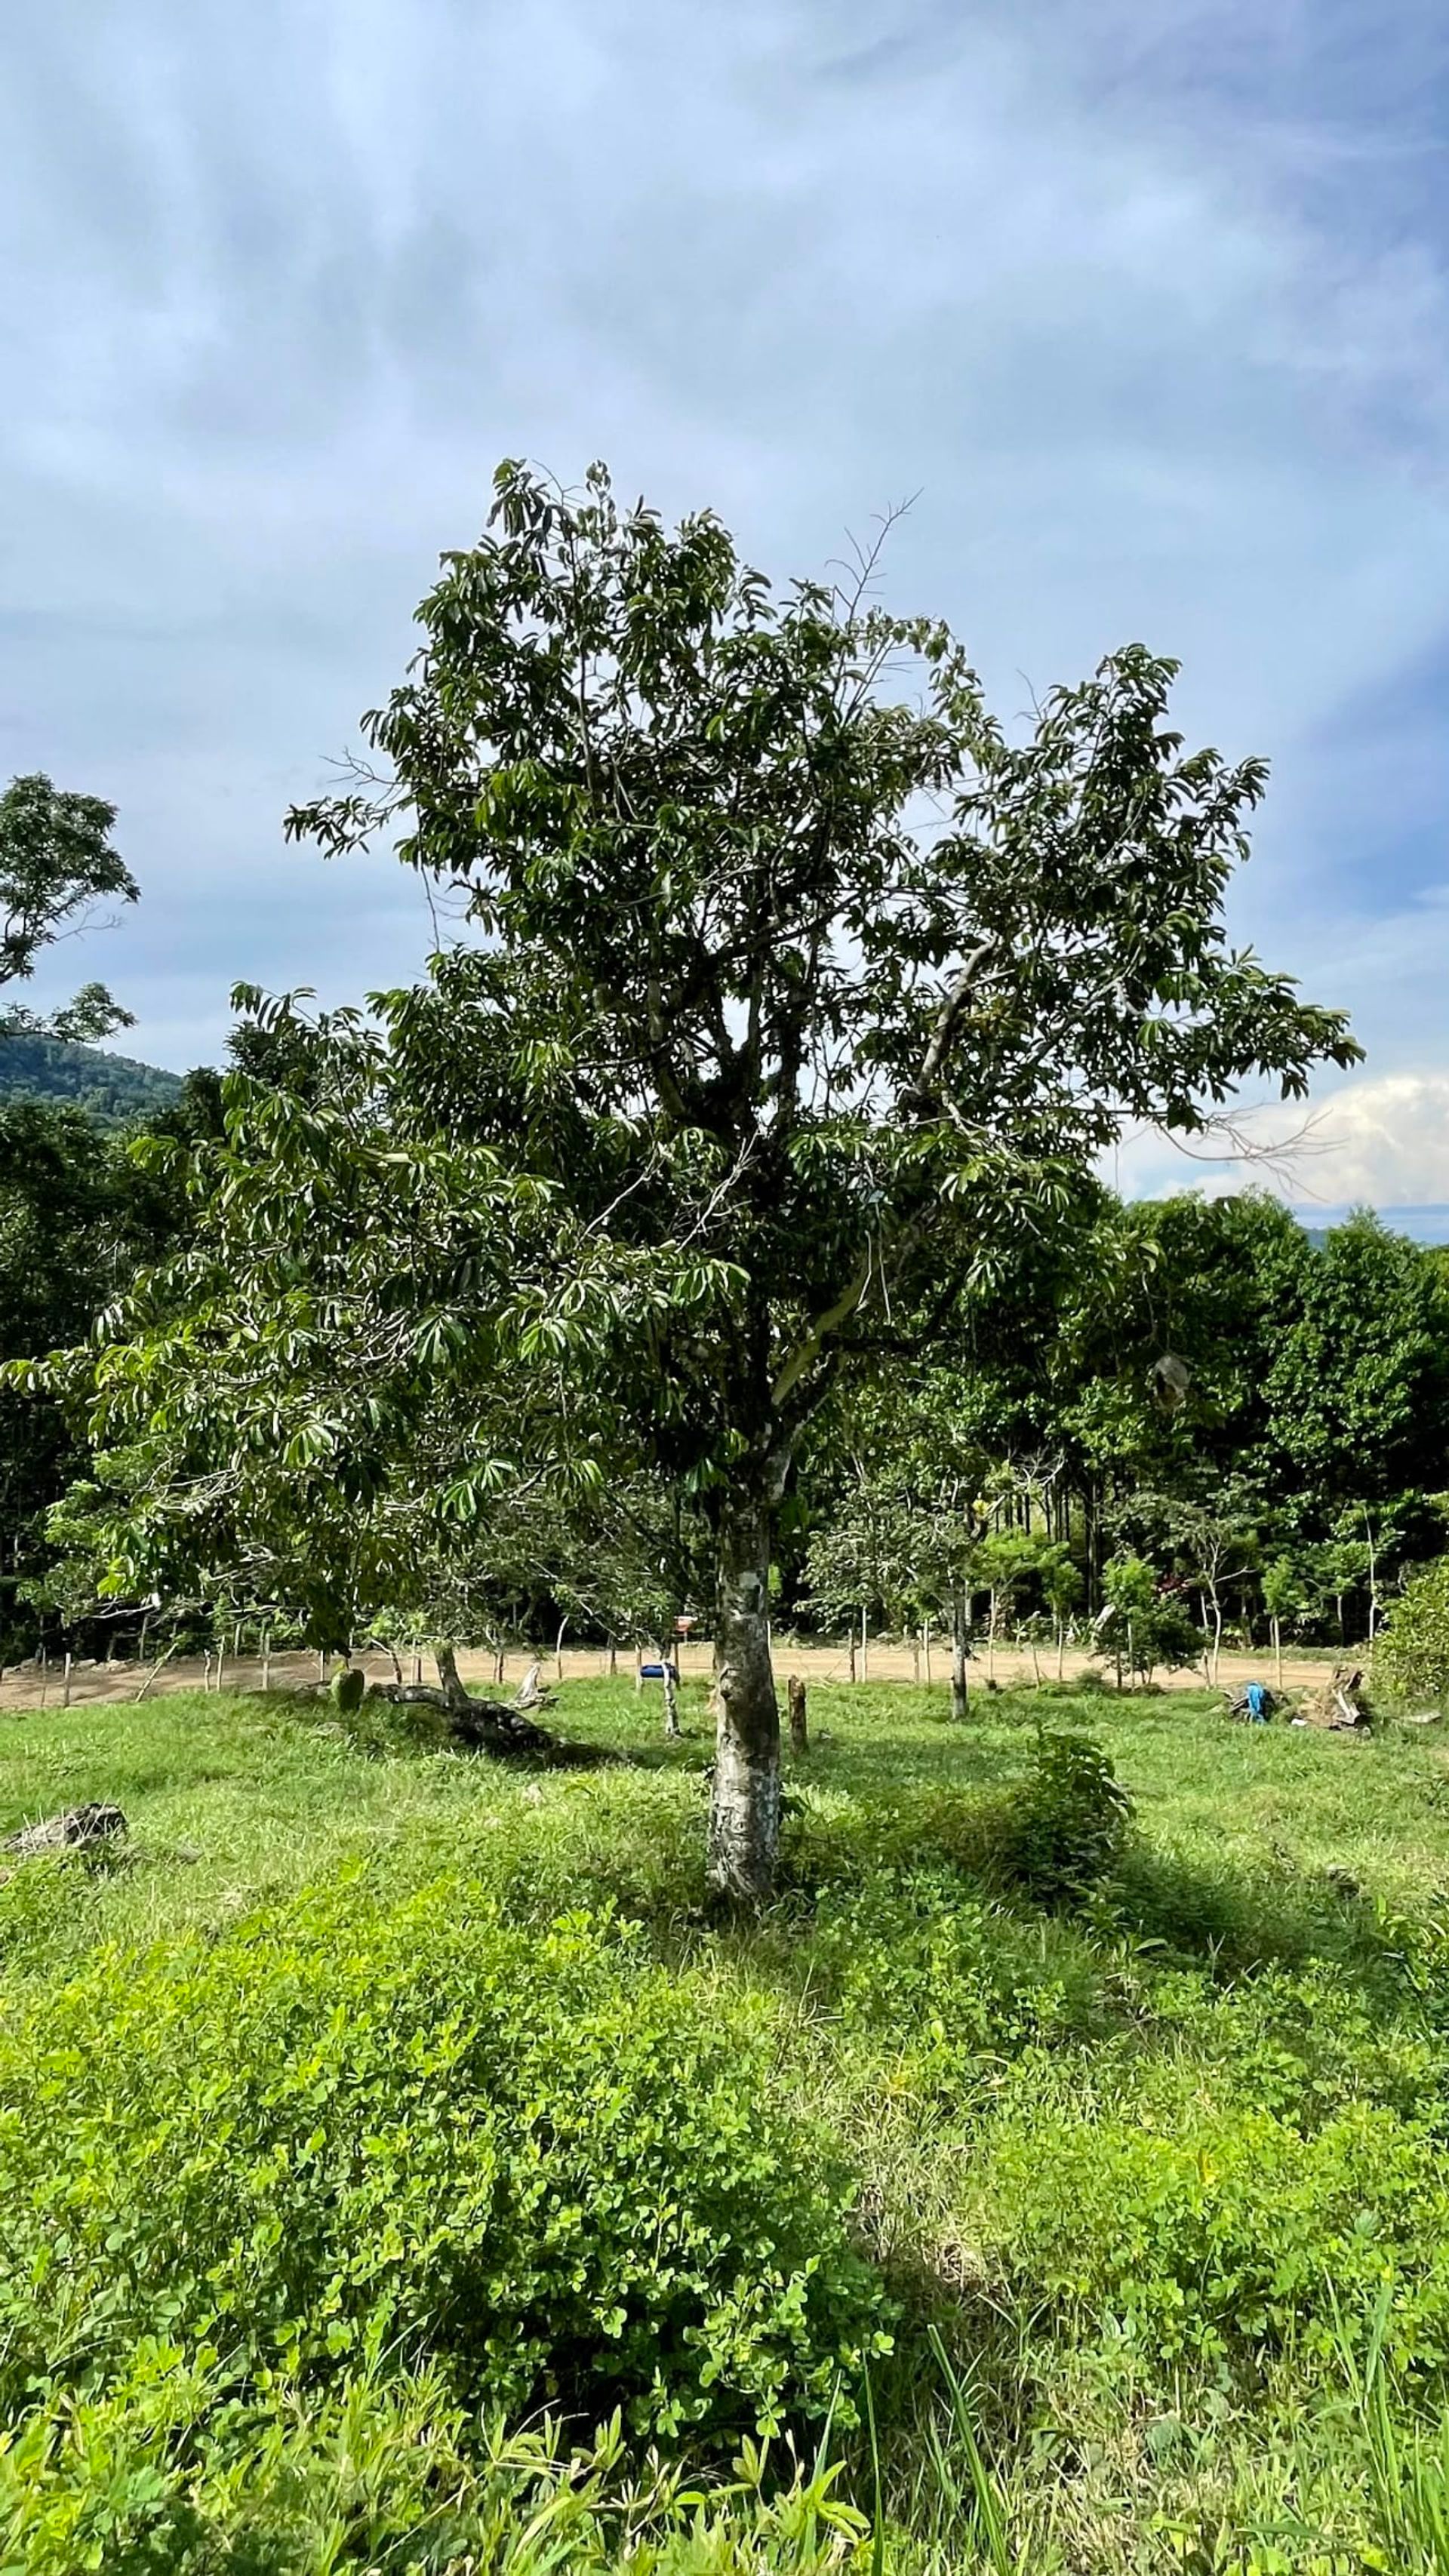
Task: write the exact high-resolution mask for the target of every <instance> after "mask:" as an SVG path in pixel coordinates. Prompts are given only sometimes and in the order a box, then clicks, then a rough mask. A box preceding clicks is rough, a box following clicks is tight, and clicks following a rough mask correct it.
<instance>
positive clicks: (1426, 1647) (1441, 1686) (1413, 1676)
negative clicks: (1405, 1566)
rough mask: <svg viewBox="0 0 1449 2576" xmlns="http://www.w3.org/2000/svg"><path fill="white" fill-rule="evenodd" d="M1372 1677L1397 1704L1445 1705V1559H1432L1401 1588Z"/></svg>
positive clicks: (1448, 1683)
mask: <svg viewBox="0 0 1449 2576" xmlns="http://www.w3.org/2000/svg"><path fill="white" fill-rule="evenodd" d="M1374 1678H1375V1681H1376V1682H1378V1683H1379V1684H1381V1686H1382V1688H1383V1689H1384V1690H1385V1691H1386V1692H1388V1693H1389V1694H1390V1695H1391V1696H1392V1697H1393V1698H1395V1699H1397V1700H1398V1701H1399V1702H1400V1703H1401V1704H1402V1703H1403V1702H1404V1701H1406V1700H1410V1699H1426V1700H1427V1701H1428V1703H1429V1705H1430V1707H1431V1708H1444V1707H1445V1706H1446V1705H1449V1556H1441V1557H1437V1558H1436V1559H1435V1561H1434V1563H1433V1564H1432V1565H1428V1566H1425V1567H1424V1569H1423V1571H1422V1572H1421V1573H1419V1574H1416V1575H1415V1576H1414V1578H1413V1580H1412V1582H1410V1583H1408V1584H1406V1585H1405V1587H1404V1592H1403V1597H1402V1599H1400V1600H1398V1601H1396V1602H1395V1603H1394V1605H1393V1608H1392V1609H1391V1611H1390V1613H1389V1620H1388V1626H1387V1629H1386V1630H1385V1633H1384V1636H1383V1639H1382V1642H1381V1643H1380V1645H1379V1647H1378V1650H1377V1652H1376V1653H1375V1656H1374Z"/></svg>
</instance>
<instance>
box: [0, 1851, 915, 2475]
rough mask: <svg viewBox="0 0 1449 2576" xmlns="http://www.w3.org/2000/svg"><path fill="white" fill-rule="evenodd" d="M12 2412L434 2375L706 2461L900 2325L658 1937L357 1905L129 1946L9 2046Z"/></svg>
mask: <svg viewBox="0 0 1449 2576" xmlns="http://www.w3.org/2000/svg"><path fill="white" fill-rule="evenodd" d="M0 2158H3V2162H4V2167H5V2171H6V2175H7V2189H6V2193H5V2197H4V2203H3V2207H0V2409H3V2411H4V2413H5V2414H6V2415H7V2416H9V2417H10V2418H11V2419H12V2420H13V2419H16V2418H21V2419H23V2418H24V2417H25V2416H26V2414H27V2411H29V2410H37V2409H38V2410H39V2411H40V2412H41V2413H42V2414H45V2413H47V2412H53V2411H54V2410H56V2409H62V2410H63V2409H64V2408H65V2407H67V2406H68V2405H70V2404H71V2403H73V2402H74V2401H75V2400H77V2399H81V2398H83V2399H84V2400H85V2401H86V2402H88V2403H94V2402H95V2401H96V2400H97V2399H98V2398H100V2397H108V2398H110V2399H113V2400H114V2401H115V2402H116V2403H117V2404H118V2405H119V2406H120V2407H121V2408H122V2409H123V2410H124V2408H125V2407H126V2406H127V2404H129V2403H130V2402H131V2401H133V2400H135V2401H137V2402H139V2401H140V2399H141V2397H142V2396H143V2395H144V2394H145V2392H146V2391H147V2390H148V2389H153V2387H154V2383H155V2382H156V2380H157V2379H158V2377H159V2378H160V2379H162V2380H164V2381H168V2382H170V2383H172V2384H173V2385H174V2387H175V2389H176V2391H177V2392H178V2403H179V2404H180V2405H181V2408H182V2412H183V2414H186V2413H187V2410H188V2409H191V2410H194V2411H195V2412H196V2415H197V2419H198V2420H200V2416H201V2415H202V2414H204V2415H205V2417H206V2418H207V2420H208V2421H209V2422H211V2423H213V2424H215V2423H217V2422H219V2421H222V2420H224V2419H225V2418H226V2415H227V2411H228V2410H229V2409H230V2410H237V2409H240V2410H241V2412H242V2414H243V2415H245V2414H246V2413H247V2411H248V2410H250V2409H254V2408H256V2407H257V2406H262V2407H263V2408H265V2407H267V2406H271V2405H274V2404H275V2403H276V2402H277V2399H278V2392H279V2391H286V2392H290V2396H289V2402H291V2400H292V2399H296V2400H297V2401H298V2402H302V2401H306V2402H308V2403H310V2402H313V2401H314V2400H320V2399H322V2398H325V2397H326V2396H327V2395H328V2394H329V2392H332V2393H335V2392H336V2391H337V2390H338V2389H339V2388H340V2387H341V2386H342V2385H343V2383H344V2382H346V2381H348V2380H350V2379H355V2378H356V2377H358V2376H359V2375H368V2374H376V2373H377V2372H379V2371H382V2372H384V2374H388V2373H398V2372H402V2371H405V2370H408V2369H413V2368H423V2367H426V2368H429V2369H432V2370H434V2371H436V2372H437V2373H439V2374H440V2376H441V2380H442V2383H443V2384H444V2385H445V2386H446V2388H447V2389H448V2391H449V2392H450V2395H451V2397H452V2399H453V2400H454V2401H455V2402H456V2403H457V2404H458V2405H459V2406H461V2407H463V2408H464V2409H466V2410H469V2411H470V2412H471V2413H472V2414H473V2415H474V2416H475V2418H476V2416H477V2414H478V2412H479V2410H494V2409H496V2410H499V2411H500V2412H503V2413H506V2414H508V2415H509V2416H511V2417H513V2418H514V2419H517V2417H518V2416H519V2415H521V2414H523V2413H525V2412H527V2410H529V2409H531V2408H534V2407H537V2406H538V2405H540V2404H548V2405H551V2406H553V2407H555V2408H557V2409H560V2410H562V2411H563V2412H565V2413H567V2414H569V2415H571V2416H574V2415H577V2416H579V2417H581V2418H582V2419H583V2420H584V2421H585V2422H587V2423H592V2422H595V2421H597V2420H600V2419H601V2418H603V2417H604V2416H606V2415H607V2414H608V2413H609V2412H610V2410H611V2409H613V2408H615V2407H618V2408H620V2409H622V2412H623V2416H624V2420H625V2423H626V2424H627V2425H628V2426H629V2427H630V2428H631V2429H632V2430H635V2431H645V2432H649V2433H658V2434H667V2435H675V2436H682V2437H684V2438H686V2439H688V2440H689V2441H690V2442H692V2443H694V2444H699V2443H706V2444H708V2443H711V2442H715V2441H718V2440H721V2439H725V2438H733V2437H735V2436H737V2435H738V2434H739V2433H740V2432H741V2431H744V2430H749V2429H770V2428H772V2427H775V2426H777V2425H778V2424H779V2423H780V2422H781V2421H782V2420H784V2419H785V2418H786V2417H787V2416H788V2417H793V2418H795V2419H797V2420H798V2419H800V2418H810V2417H821V2416H823V2415H824V2414H825V2413H826V2412H827V2411H828V2409H829V2408H830V2406H831V2404H832V2400H833V2399H834V2397H835V2395H836V2390H837V2384H838V2383H839V2382H841V2381H843V2382H844V2383H845V2384H846V2386H847V2389H848V2388H849V2387H850V2386H851V2385H853V2384H854V2383H855V2382H856V2381H858V2378H859V2373H860V2369H861V2366H862V2363H863V2361H864V2360H865V2359H866V2357H867V2356H868V2355H869V2354H870V2353H871V2352H873V2351H875V2350H878V2349H882V2348H883V2347H884V2344H885V2341H886V2339H887V2313H886V2302H885V2296H884V2293H883V2290H882V2287H881V2284H880V2281H879V2278H878V2275H877V2274H876V2272H875V2270H874V2268H873V2267H872V2266H871V2264H870V2263H869V2262H868V2261H867V2260H866V2259H865V2257H864V2256H863V2255H862V2254H861V2253H859V2252H858V2251H857V2250H856V2249H855V2247H854V2245H853V2242H852V2238H851V2231H850V2222H849V2197H850V2193H849V2180H848V2176H847V2174H846V2172H845V2170H844V2168H843V2166H842V2165H841V2163H840V2161H839V2158H838V2157H837V2156H835V2155H833V2154H831V2153H830V2152H828V2151H826V2150H825V2149H824V2147H823V2146H822V2144H821V2142H820V2140H819V2139H817V2138H816V2137H815V2136H814V2135H813V2133H808V2132H806V2131H805V2130H803V2129H802V2128H801V2126H800V2125H799V2123H798V2121H795V2120H792V2119H790V2118H789V2117H787V2116H786V2115H785V2113H784V2112H783V2111H782V2110H780V2109H778V2108H772V2105H771V2079H770V2069H769V2065H768V2062H767V2059H766V2057H765V2055H764V2052H763V2050H762V2048H761V2047H760V2046H759V2045H757V2044H756V2043H755V2042H753V2041H752V2040H751V2038H750V2035H749V2033H748V2031H745V2030H741V2029H739V2028H736V2027H734V2026H733V2025H732V2024H730V2023H721V2022H720V2020H719V2018H718V2016H714V2017H712V2018H711V2019H710V2020H708V2021H707V2020H706V2019H705V2017H704V2015H703V2013H702V2011H701V2008H700V2005H699V2003H698V2001H697V1999H695V1998H694V1997H692V1996H691V1995H690V1993H689V1992H688V1990H687V1989H685V1988H682V1987H680V1986H679V1985H677V1984H676V1983H674V1982H673V1981H671V1980H670V1979H669V1978H668V1977H667V1976H665V1975H664V1974H663V1973H662V1972H661V1971H660V1970H658V1969H657V1968H654V1967H651V1966H650V1965H649V1964H648V1962H647V1961H646V1959H645V1958H644V1956H643V1954H642V1947H641V1944H640V1943H639V1941H638V1940H637V1938H635V1937H633V1936H631V1935H630V1934H629V1933H628V1932H627V1931H625V1930H621V1929H619V1928H617V1927H613V1926H611V1925H608V1924H602V1925H601V1924H599V1923H596V1922H594V1921H591V1920H590V1919H588V1918H586V1917H582V1916H581V1917H576V1918H564V1919H562V1920H560V1921H558V1922H556V1923H554V1924H553V1925H552V1926H551V1927H549V1928H547V1929H542V1930H533V1929H528V1928H524V1927H519V1926H514V1927H509V1926H507V1925H505V1924H503V1923H502V1922H501V1921H500V1920H499V1919H498V1917H497V1914H496V1911H495V1910H494V1908H493V1907H492V1906H491V1905H490V1903H489V1901H488V1899H487V1898H486V1897H485V1896H483V1895H482V1894H481V1893H480V1891H479V1890H478V1889H477V1888H476V1887H475V1886H472V1885H470V1884H467V1883H464V1882H460V1881H457V1880H453V1881H446V1882H442V1883H435V1884H433V1885H431V1886H429V1887H428V1888H426V1889H424V1890H423V1891H422V1892H421V1893H418V1894H415V1895H413V1896H411V1897H409V1898H408V1899H407V1900H406V1901H404V1902H401V1903H395V1904H393V1905H392V1906H390V1907H384V1906H383V1905H381V1904H380V1903H379V1901H378V1900H377V1898H376V1896H375V1894H372V1893H370V1892H369V1890H368V1889H367V1887H366V1885H365V1884H363V1883H361V1882H360V1881H354V1882H353V1883H350V1884H348V1885H345V1886H344V1887H343V1888H341V1889H340V1890H337V1891H334V1892H332V1893H330V1894H329V1895H327V1896H326V1897H324V1898H317V1899H312V1900H309V1901H306V1902H304V1903H302V1904H300V1905H298V1906H296V1907H294V1908H293V1909H291V1910H290V1911H285V1910H284V1911H282V1912H280V1913H274V1914H269V1915H267V1916H266V1917H260V1916H259V1917H257V1918H256V1919H254V1920H252V1921H250V1922H248V1923H246V1924H244V1925H242V1926H241V1927H239V1928H237V1929H235V1930H234V1931H232V1932H231V1933H229V1934H227V1935H225V1936H223V1937H222V1938H220V1939H218V1940H216V1941H215V1942H214V1943H211V1944H208V1943H206V1942H205V1941H203V1940H200V1939H193V1940H190V1941H185V1942H180V1943H173V1944H171V1945H169V1946H167V1947H166V1948H164V1949H161V1950H158V1951H157V1952H155V1953H154V1954H153V1955H151V1956H150V1957H149V1958H145V1959H142V1960H140V1961H138V1960H137V1959H136V1958H135V1957H133V1956H128V1955H126V1954H125V1953H123V1952H120V1951H113V1952H110V1953H103V1954H101V1955H100V1956H98V1957H97V1958H96V1959H95V1960H93V1962H92V1963H91V1964H90V1965H89V1966H88V1967H87V1968H86V1970H85V1971H84V1972H83V1974H82V1975H81V1976H80V1977H79V1978H78V1979H76V1980H75V1981H74V1982H73V1983H72V1984H71V1985H70V1986H69V1987H68V1988H67V1989H66V1990H64V1991H63V1992H62V1993H61V1994H60V1995H59V1996H56V1997H53V1998H51V1999H50V2000H49V2001H47V2003H46V2004H45V2006H44V2007H43V2008H41V2007H39V2006H37V2007H36V2008H35V2009H34V2010H33V2011H31V2012H28V2013H21V2014H18V2015H16V2016H15V2018H14V2019H13V2020H12V2022H11V2024H10V2025H9V2027H8V2028H6V2029H5V2031H4V2032H3V2035H0Z"/></svg>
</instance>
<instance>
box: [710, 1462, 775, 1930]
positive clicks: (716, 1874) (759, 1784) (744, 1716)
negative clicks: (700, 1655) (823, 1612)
mask: <svg viewBox="0 0 1449 2576" xmlns="http://www.w3.org/2000/svg"><path fill="white" fill-rule="evenodd" d="M769 1591H770V1512H769V1506H768V1504H766V1503H765V1502H764V1501H763V1500H760V1501H754V1500H750V1499H745V1498H741V1499H739V1500H736V1499H734V1498H731V1500H730V1501H728V1502H727V1503H726V1505H725V1507H724V1510H723V1512H722V1515H721V1522H720V1533H719V1599H718V1610H717V1616H716V1620H715V1645H714V1673H715V1708H716V1720H717V1723H716V1736H715V1766H714V1792H713V1797H712V1799H711V1803H710V1818H709V1878H710V1884H711V1886H712V1887H714V1888H717V1889H718V1890H719V1891H720V1892H721V1894H723V1895H727V1896H731V1897H734V1898H736V1899H740V1900H743V1901H744V1902H746V1903H750V1904H759V1903H761V1902H762V1901H763V1900H764V1899H765V1898H766V1897H768V1896H769V1894H770V1892H771V1889H772V1887H773V1885H774V1876H775V1859H776V1854H777V1852H778V1850H779V1843H780V1707H779V1702H778V1700H777V1699H776V1697H775V1675H774V1671H773V1668H772V1666H771V1662H770V1634H769V1620H768V1611H769Z"/></svg>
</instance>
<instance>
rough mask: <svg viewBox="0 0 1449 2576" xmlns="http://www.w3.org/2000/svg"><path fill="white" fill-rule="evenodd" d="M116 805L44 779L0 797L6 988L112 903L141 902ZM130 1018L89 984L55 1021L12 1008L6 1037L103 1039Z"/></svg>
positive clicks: (5, 1018)
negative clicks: (119, 847)
mask: <svg viewBox="0 0 1449 2576" xmlns="http://www.w3.org/2000/svg"><path fill="white" fill-rule="evenodd" d="M115 820H116V809H115V807H114V805H107V804H106V803H105V802H104V801H103V800H102V798H100V797H99V796H80V795H76V794H75V793H74V792H73V791H71V790H67V789H63V788H58V787H53V786H52V785H51V782H50V780H49V779H48V778H46V777H43V776H42V775H41V774H40V773H39V772H38V771H37V772H36V773H35V774H34V775H33V776H30V777H26V778H13V779H12V780H11V782H10V785H9V786H8V787H7V788H6V789H5V790H4V793H3V794H0V986H4V985H7V984H16V983H26V982H28V981H29V979H30V977H31V976H32V975H33V974H34V972H35V968H36V964H37V961H38V960H39V958H40V956H41V954H42V953H43V951H44V950H45V949H47V948H49V947H50V946H52V944H53V943H54V942H55V941H56V940H57V939H62V938H65V937H67V936H69V935H71V934H73V933H74V932H75V931H77V930H79V929H82V928H84V926H85V925H86V923H87V922H88V920H89V919H90V918H91V916H92V915H93V913H94V911H95V908H96V906H97V905H98V904H99V903H102V902H105V901H107V900H108V899H114V900H118V901H120V902H122V903H134V902H135V901H136V900H137V893H138V889H137V886H136V883H135V880H134V878H133V877H132V875H131V872H130V870H129V868H128V867H127V866H126V865H125V862H124V861H123V860H122V859H121V857H120V856H119V854H118V853H117V851H116V850H115V849H113V848H112V846H111V837H110V836H111V832H112V830H113V829H114V826H115ZM130 1026H131V1016H130V1013H129V1012H127V1011H123V1010H121V1009H120V1008H119V1006H118V1005H117V1004H116V1003H115V1002H113V1001H112V999H111V997H110V995H109V993H108V992H107V991H106V988H105V986H104V985H103V984H86V985H84V986H83V987H82V989H81V991H80V992H79V993H78V994H77V995H76V997H75V1000H74V1001H73V1002H71V1003H70V1004H69V1005H68V1007H67V1008H66V1009H64V1010H61V1011H56V1012H54V1013H52V1015H51V1017H50V1018H49V1019H40V1018H37V1016H36V1015H35V1013H34V1012H31V1011H25V1010H22V1009H18V1008H11V1009H10V1010H9V1011H8V1012H4V1013H0V1032H3V1031H4V1030H5V1029H7V1028H8V1029H13V1030H16V1031H18V1032H24V1033H25V1034H27V1035H31V1036H35V1035H39V1034H41V1033H46V1034H48V1035H50V1036H52V1037H58V1038H82V1039H84V1038H102V1037H106V1036H108V1035H109V1033H110V1032H111V1030H113V1029H118V1028H129V1027H130Z"/></svg>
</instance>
